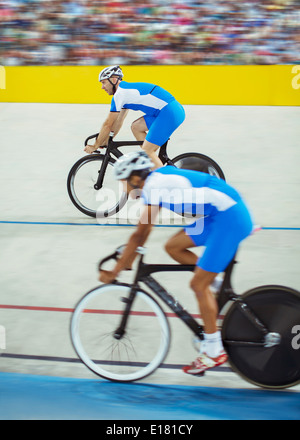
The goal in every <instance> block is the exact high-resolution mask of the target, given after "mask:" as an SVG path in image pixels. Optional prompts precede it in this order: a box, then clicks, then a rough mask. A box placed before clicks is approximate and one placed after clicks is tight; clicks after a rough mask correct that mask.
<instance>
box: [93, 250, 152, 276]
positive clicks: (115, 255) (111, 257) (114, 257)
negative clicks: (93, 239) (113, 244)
mask: <svg viewBox="0 0 300 440" xmlns="http://www.w3.org/2000/svg"><path fill="white" fill-rule="evenodd" d="M125 247H126V245H125V244H123V245H121V246H119V247H117V249H116V250H115V252H113V253H112V254H110V255H108V256H107V257H105V258H103V259H102V260H101V261H100V262H99V264H98V269H99V271H100V270H102V266H103V264H104V263H106V262H107V261H109V260H117V259H118V257H119V256H120V255H121V254H122V253H123V251H124V249H125ZM136 252H137V253H138V254H140V255H144V254H145V248H144V247H142V246H139V247H138V248H137V250H136Z"/></svg>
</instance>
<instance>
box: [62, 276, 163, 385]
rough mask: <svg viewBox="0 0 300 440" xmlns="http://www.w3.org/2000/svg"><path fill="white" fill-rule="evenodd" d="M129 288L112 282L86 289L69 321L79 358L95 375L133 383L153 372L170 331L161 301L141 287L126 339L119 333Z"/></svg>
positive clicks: (128, 323)
mask: <svg viewBox="0 0 300 440" xmlns="http://www.w3.org/2000/svg"><path fill="white" fill-rule="evenodd" d="M129 293H130V286H127V285H118V284H108V285H103V286H100V287H97V288H95V289H93V290H91V291H90V292H88V293H87V294H86V295H85V296H84V297H83V298H82V299H81V300H80V301H79V303H78V304H77V306H76V308H75V311H74V313H73V315H72V320H71V339H72V343H73V346H74V348H75V351H76V353H77V354H78V356H79V358H80V359H81V361H82V362H83V363H84V364H85V365H86V366H87V367H88V368H89V369H90V370H92V371H93V372H94V373H95V374H97V375H99V376H101V377H103V378H105V379H109V380H112V381H119V382H129V381H135V380H139V379H142V378H144V377H146V376H148V375H149V374H151V373H153V372H154V371H155V370H156V369H157V368H158V367H159V365H160V364H161V363H162V362H163V360H164V358H165V356H166V355H167V352H168V350H169V345H170V329H169V325H168V321H167V318H166V315H165V313H164V311H163V310H162V308H161V307H160V306H159V304H158V303H157V302H156V301H155V300H154V298H152V296H150V295H149V294H147V293H146V292H143V291H138V292H137V294H136V297H135V299H134V302H133V304H132V309H131V311H130V315H129V318H128V321H127V324H126V328H125V334H124V336H123V337H121V338H118V337H116V331H117V329H118V328H119V326H120V323H121V319H122V315H123V310H124V308H125V306H126V298H128V296H129Z"/></svg>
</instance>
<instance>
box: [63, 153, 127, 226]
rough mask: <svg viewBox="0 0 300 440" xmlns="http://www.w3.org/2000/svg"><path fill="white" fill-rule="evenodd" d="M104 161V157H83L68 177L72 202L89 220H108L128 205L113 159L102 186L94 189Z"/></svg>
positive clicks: (109, 163)
mask: <svg viewBox="0 0 300 440" xmlns="http://www.w3.org/2000/svg"><path fill="white" fill-rule="evenodd" d="M103 159H104V156H103V155H102V154H93V155H88V156H84V157H82V158H81V159H79V160H78V161H77V162H76V163H75V164H74V165H73V167H72V168H71V170H70V172H69V175H68V180H67V188H68V194H69V197H70V199H71V201H72V203H73V204H74V205H75V206H76V208H78V209H79V211H81V212H83V213H84V214H86V215H88V216H90V217H97V218H105V217H109V216H111V215H113V214H115V213H117V212H118V211H119V210H120V209H121V208H122V207H123V206H124V205H125V203H126V202H127V194H126V193H124V192H123V188H122V185H121V183H120V182H118V181H116V179H115V177H114V173H113V166H114V163H115V160H114V159H112V158H110V160H109V162H108V165H107V168H106V171H105V176H104V179H103V187H102V188H101V189H99V190H96V189H95V188H94V185H95V183H96V182H97V178H98V174H99V170H100V168H101V165H102V162H103Z"/></svg>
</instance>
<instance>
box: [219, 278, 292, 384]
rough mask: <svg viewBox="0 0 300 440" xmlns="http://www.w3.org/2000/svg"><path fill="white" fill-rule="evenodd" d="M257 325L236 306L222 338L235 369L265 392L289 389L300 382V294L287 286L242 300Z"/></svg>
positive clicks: (270, 288) (251, 293) (250, 294)
mask: <svg viewBox="0 0 300 440" xmlns="http://www.w3.org/2000/svg"><path fill="white" fill-rule="evenodd" d="M241 299H242V300H243V302H244V303H246V304H247V306H248V307H249V308H250V310H251V311H252V314H253V315H254V317H257V318H258V319H259V320H260V322H262V323H263V325H264V326H265V327H266V328H267V330H268V332H269V334H268V335H267V336H264V335H263V333H262V331H261V330H259V328H258V327H257V325H255V322H254V321H253V320H251V319H249V317H248V316H247V314H245V313H243V307H241V306H240V305H239V302H235V303H233V305H232V306H231V308H230V309H229V311H228V313H227V314H226V316H225V319H224V322H223V327H222V337H223V341H224V346H225V348H226V351H227V353H228V357H229V363H230V364H231V366H232V367H233V369H234V370H235V371H236V372H237V373H239V374H240V375H241V376H242V377H243V378H244V379H246V380H248V381H249V382H251V383H253V384H255V385H259V386H261V387H264V388H274V389H277V388H287V387H290V386H293V385H296V384H297V383H298V382H299V381H300V341H299V339H300V338H299V336H298V337H297V332H299V330H300V329H299V327H300V325H299V324H300V293H299V292H297V291H296V290H293V289H290V288H287V287H283V286H272V285H270V286H262V287H257V288H255V289H252V290H250V291H248V292H246V293H245V294H244V295H242V296H241Z"/></svg>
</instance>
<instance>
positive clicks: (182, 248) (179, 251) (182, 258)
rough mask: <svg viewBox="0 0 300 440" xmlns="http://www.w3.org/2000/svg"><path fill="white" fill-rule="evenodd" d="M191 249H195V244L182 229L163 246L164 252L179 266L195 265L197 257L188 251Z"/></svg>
mask: <svg viewBox="0 0 300 440" xmlns="http://www.w3.org/2000/svg"><path fill="white" fill-rule="evenodd" d="M191 247H195V244H194V242H193V241H192V239H191V238H190V237H189V236H188V235H187V234H186V233H185V230H184V229H182V230H181V231H179V232H177V234H175V235H173V236H172V237H171V238H169V240H168V241H167V243H166V244H165V250H166V251H167V253H168V254H169V255H170V257H172V258H173V259H174V260H175V261H177V262H178V263H180V264H191V265H195V264H196V263H197V260H198V257H197V255H196V254H194V252H191V251H190V250H188V249H189V248H191Z"/></svg>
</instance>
